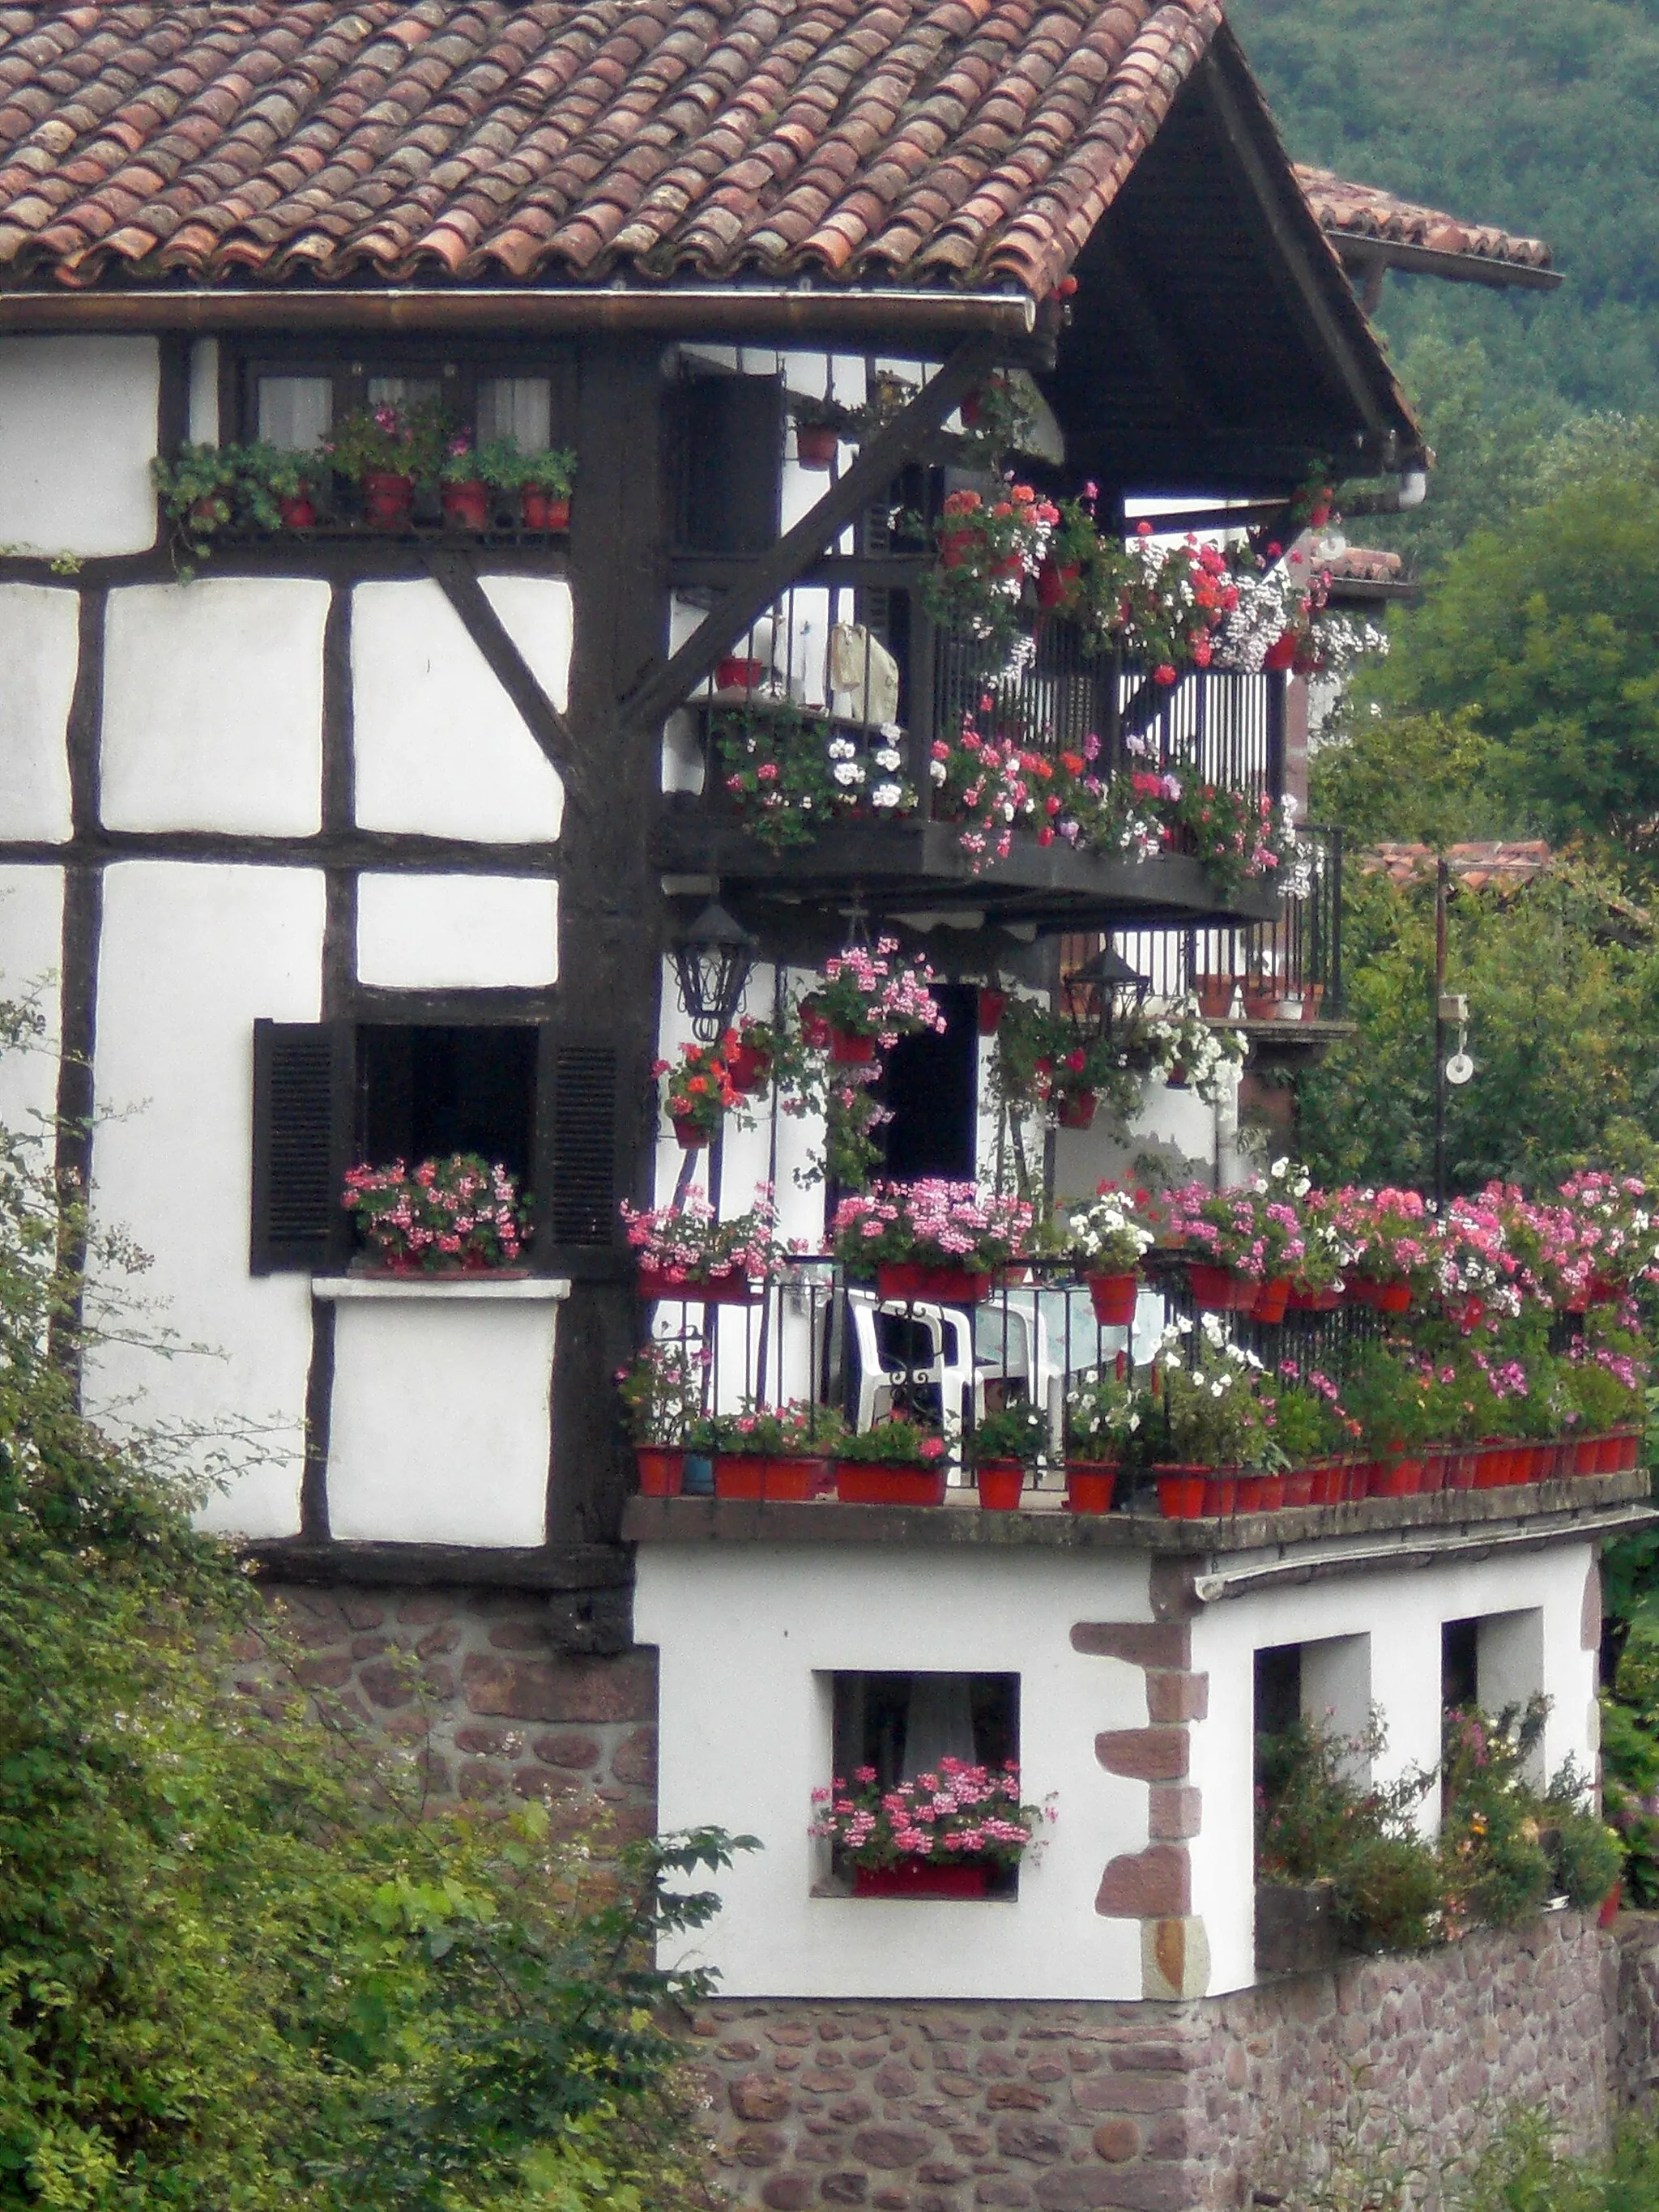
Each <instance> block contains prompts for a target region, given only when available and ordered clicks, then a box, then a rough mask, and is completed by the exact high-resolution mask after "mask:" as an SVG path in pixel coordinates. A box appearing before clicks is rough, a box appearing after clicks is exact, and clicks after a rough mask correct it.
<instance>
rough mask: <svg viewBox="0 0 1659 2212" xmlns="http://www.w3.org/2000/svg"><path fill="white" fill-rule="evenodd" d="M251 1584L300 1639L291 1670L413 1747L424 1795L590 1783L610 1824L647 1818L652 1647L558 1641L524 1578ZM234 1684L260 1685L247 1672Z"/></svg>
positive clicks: (506, 1798) (567, 1791)
mask: <svg viewBox="0 0 1659 2212" xmlns="http://www.w3.org/2000/svg"><path fill="white" fill-rule="evenodd" d="M264 1595H265V1597H266V1599H267V1601H268V1602H269V1603H270V1605H271V1606H272V1607H274V1608H275V1609H276V1611H278V1612H279V1613H281V1614H282V1615H283V1618H284V1620H285V1623H286V1626H287V1627H288V1630H289V1634H290V1635H291V1636H292V1638H294V1640H295V1642H296V1643H297V1644H299V1645H300V1646H301V1649H302V1650H303V1652H304V1655H305V1656H304V1657H303V1658H302V1659H301V1662H300V1664H299V1668H298V1670H297V1671H298V1674H299V1678H300V1680H301V1682H302V1683H303V1684H304V1685H305V1686H306V1687H307V1688H308V1689H313V1690H319V1691H325V1692H331V1694H332V1695H333V1696H334V1697H335V1698H337V1699H339V1700H340V1701H341V1703H342V1704H343V1705H344V1707H345V1708H346V1710H347V1711H349V1713H351V1714H352V1715H354V1716H355V1717H356V1718H357V1719H358V1720H360V1721H362V1722H363V1723H367V1724H368V1726H370V1727H372V1728H373V1729H375V1730H377V1731H378V1732H379V1733H380V1734H381V1735H385V1736H386V1737H387V1738H389V1739H390V1740H391V1741H392V1742H393V1743H396V1744H399V1745H402V1746H404V1747H406V1748H407V1749H409V1750H410V1751H411V1752H412V1753H416V1754H419V1755H421V1756H422V1757H423V1758H424V1759H425V1762H426V1774H427V1780H428V1786H429V1788H430V1790H432V1792H433V1794H434V1796H438V1797H450V1796H459V1797H461V1798H465V1799H467V1800H469V1801H471V1802H477V1803H485V1804H488V1803H492V1802H494V1803H498V1804H499V1803H507V1802H511V1801H512V1800H513V1799H514V1798H515V1797H518V1798H527V1797H545V1798H548V1799H550V1800H551V1799H560V1798H572V1799H575V1798H578V1797H579V1796H580V1795H581V1794H582V1793H584V1792H592V1794H593V1795H595V1796H598V1797H599V1799H600V1801H601V1802H604V1803H605V1804H606V1805H608V1806H609V1807H610V1808H611V1811H612V1813H613V1814H614V1815H615V1818H616V1821H617V1826H618V1829H619V1832H621V1834H622V1835H623V1837H624V1838H628V1837H637V1836H642V1835H649V1834H650V1833H651V1832H652V1831H653V1828H654V1826H655V1825H656V1809H655V1808H656V1782H657V1661H656V1654H655V1652H654V1651H647V1650H632V1651H625V1652H623V1653H622V1654H621V1655H620V1656H617V1657H614V1658H596V1657H586V1656H582V1657H573V1656H568V1654H565V1653H562V1652H561V1651H560V1650H558V1648H557V1644H556V1635H555V1631H554V1626H553V1623H552V1620H551V1619H550V1613H549V1608H548V1605H547V1601H546V1600H545V1599H543V1598H540V1597H538V1595H537V1594H536V1593H535V1592H534V1591H530V1590H525V1591H519V1590H481V1589H374V1588H368V1587H363V1588H339V1587H333V1588H328V1589H324V1588H321V1587H316V1586H312V1585H308V1584H301V1583H286V1584H269V1583H268V1584H265V1585H264ZM257 1656H258V1655H257V1654H256V1653H254V1652H252V1651H250V1652H249V1653H248V1654H247V1660H248V1662H249V1664H250V1666H251V1667H252V1666H253V1665H254V1664H255V1662H256V1661H257ZM243 1686H245V1687H246V1689H247V1690H248V1691H250V1692H255V1693H257V1692H258V1691H259V1690H260V1689H262V1688H263V1687H264V1681H263V1680H262V1678H261V1675H260V1674H258V1672H251V1673H250V1674H248V1675H247V1676H246V1677H245V1678H243Z"/></svg>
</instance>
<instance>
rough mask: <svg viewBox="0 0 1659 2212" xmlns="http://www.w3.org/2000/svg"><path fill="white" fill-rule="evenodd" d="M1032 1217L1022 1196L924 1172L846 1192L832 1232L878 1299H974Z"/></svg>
mask: <svg viewBox="0 0 1659 2212" xmlns="http://www.w3.org/2000/svg"><path fill="white" fill-rule="evenodd" d="M1032 1218H1033V1217H1032V1211H1031V1208H1030V1206H1028V1205H1026V1203H1025V1202H1024V1200H1022V1199H1018V1198H1009V1197H1005V1196H1001V1195H999V1194H992V1193H989V1192H981V1189H980V1188H979V1186H978V1185H977V1184H976V1183H971V1182H946V1181H945V1180H943V1179H942V1178H939V1177H937V1176H928V1177H925V1178H923V1179H922V1180H921V1181H919V1182H909V1183H899V1182H877V1183H872V1185H871V1187H870V1188H869V1189H868V1190H867V1191H861V1192H858V1193H855V1194H854V1195H853V1196H851V1197H849V1198H844V1199H843V1200H842V1202H841V1204H840V1205H839V1206H837V1207H836V1212H835V1218H834V1219H833V1220H832V1222H831V1223H830V1225H829V1233H830V1241H831V1243H832V1244H833V1246H834V1249H835V1253H836V1258H837V1259H838V1260H839V1261H841V1263H842V1267H845V1269H846V1270H847V1273H848V1275H849V1276H851V1277H852V1278H853V1279H854V1280H855V1281H868V1279H870V1277H871V1276H872V1274H873V1275H874V1277H875V1279H876V1288H877V1290H878V1292H879V1293H880V1295H881V1297H883V1298H884V1299H888V1300H893V1301H896V1300H900V1299H908V1298H927V1299H931V1300H935V1301H937V1302H938V1303H939V1304H943V1305H957V1306H961V1305H976V1304H978V1303H979V1301H980V1299H981V1298H982V1297H984V1295H985V1293H986V1291H987V1290H988V1289H989V1288H990V1286H991V1279H992V1277H993V1275H994V1274H995V1273H996V1272H997V1271H998V1269H1000V1268H1002V1267H1009V1266H1011V1265H1012V1263H1013V1262H1014V1261H1017V1260H1018V1259H1020V1258H1022V1257H1023V1256H1024V1255H1025V1253H1026V1251H1027V1250H1028V1249H1029V1245H1030V1236H1031V1225H1032Z"/></svg>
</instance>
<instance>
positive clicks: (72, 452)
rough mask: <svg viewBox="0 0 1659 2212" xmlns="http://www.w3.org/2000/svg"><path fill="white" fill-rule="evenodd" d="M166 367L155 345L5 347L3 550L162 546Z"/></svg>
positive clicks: (12, 341) (1, 370)
mask: <svg viewBox="0 0 1659 2212" xmlns="http://www.w3.org/2000/svg"><path fill="white" fill-rule="evenodd" d="M160 363H161V353H160V349H159V347H158V345H157V343H156V341H155V339H154V338H120V337H51V338H20V337H0V545H15V546H22V547H27V548H28V549H30V550H34V551H37V552H41V553H59V552H67V553H82V554H91V555H95V554H100V553H142V552H143V550H144V549H145V548H146V547H147V546H149V545H153V544H155V489H154V486H153V485H152V483H151V482H150V474H149V465H150V462H151V460H152V459H153V458H154V456H155V441H156V410H157V405H158V402H159V397H160V392H161V366H160Z"/></svg>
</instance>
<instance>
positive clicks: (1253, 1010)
mask: <svg viewBox="0 0 1659 2212" xmlns="http://www.w3.org/2000/svg"><path fill="white" fill-rule="evenodd" d="M1284 995H1285V994H1284V993H1283V992H1282V991H1281V990H1280V989H1279V986H1278V984H1277V983H1247V984H1246V985H1245V986H1244V1018H1245V1020H1246V1021H1247V1022H1275V1021H1277V1020H1278V1019H1279V1001H1280V1000H1281V999H1282V998H1283V997H1284Z"/></svg>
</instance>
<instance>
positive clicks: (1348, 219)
mask: <svg viewBox="0 0 1659 2212" xmlns="http://www.w3.org/2000/svg"><path fill="white" fill-rule="evenodd" d="M1296 175H1297V183H1298V184H1300V185H1301V186H1302V189H1303V191H1304V192H1305V193H1306V194H1307V196H1308V203H1309V204H1310V207H1311V208H1312V209H1313V211H1314V213H1315V215H1316V216H1317V217H1318V219H1319V226H1320V228H1321V229H1322V231H1323V232H1324V233H1325V235H1326V236H1327V237H1328V239H1329V240H1330V241H1331V244H1332V245H1333V246H1334V248H1335V249H1336V252H1337V253H1338V255H1339V256H1340V258H1341V259H1342V261H1343V263H1344V264H1345V265H1346V267H1348V268H1350V269H1352V270H1354V271H1355V272H1356V273H1358V272H1361V271H1369V270H1372V269H1375V268H1393V269H1399V270H1402V271H1404V272H1406V273H1407V274H1409V273H1410V272H1412V271H1413V270H1416V271H1418V272H1419V273H1420V274H1422V275H1424V276H1447V277H1450V278H1451V279H1452V280H1453V281H1454V282H1460V281H1461V282H1462V283H1473V284H1531V285H1537V286H1541V287H1548V286H1553V285H1556V284H1559V283H1560V282H1561V276H1560V272H1559V270H1555V269H1553V268H1552V267H1551V266H1550V249H1549V247H1548V246H1546V245H1545V243H1544V241H1543V240H1542V239H1541V238H1519V237H1516V236H1515V235H1514V234H1512V233H1510V232H1509V231H1506V230H1500V229H1499V228H1498V225H1497V224H1496V223H1490V222H1464V221H1462V219H1461V218H1460V217H1459V216H1452V215H1447V214H1445V213H1444V212H1443V210H1441V209H1439V208H1431V207H1424V206H1422V205H1421V204H1419V202H1417V201H1415V200H1405V199H1401V198H1400V197H1399V196H1398V195H1397V194H1395V193H1394V192H1389V191H1383V188H1382V186H1381V185H1360V184H1355V183H1354V182H1352V179H1348V178H1346V177H1339V176H1338V175H1336V173H1334V171H1333V170H1330V169H1312V168H1309V167H1306V166H1305V165H1304V164H1303V163H1300V162H1298V163H1297V171H1296Z"/></svg>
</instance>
